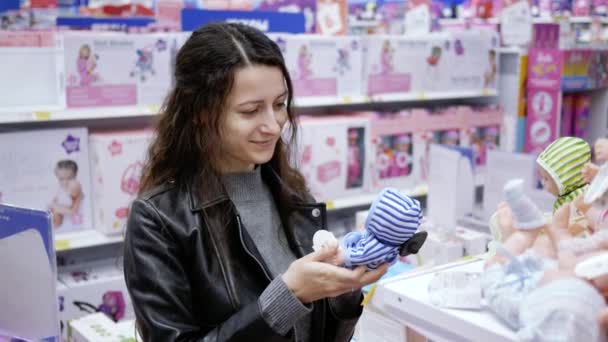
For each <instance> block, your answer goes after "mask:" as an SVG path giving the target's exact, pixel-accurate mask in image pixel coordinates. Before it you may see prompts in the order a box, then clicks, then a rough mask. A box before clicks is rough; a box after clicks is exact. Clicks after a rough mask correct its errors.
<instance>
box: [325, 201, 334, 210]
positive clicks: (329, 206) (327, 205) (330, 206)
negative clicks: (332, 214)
mask: <svg viewBox="0 0 608 342" xmlns="http://www.w3.org/2000/svg"><path fill="white" fill-rule="evenodd" d="M325 208H326V209H327V210H331V209H335V208H336V205H335V203H334V201H326V202H325Z"/></svg>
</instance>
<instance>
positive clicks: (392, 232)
mask: <svg viewBox="0 0 608 342" xmlns="http://www.w3.org/2000/svg"><path fill="white" fill-rule="evenodd" d="M421 219H422V209H421V207H420V203H419V202H418V201H417V200H415V199H412V198H410V197H408V196H406V195H403V194H402V193H400V192H399V191H398V190H396V189H394V188H386V189H384V190H383V191H382V192H381V193H380V194H379V195H378V197H377V198H376V199H375V200H374V202H373V203H372V206H371V208H370V211H369V214H368V216H367V219H366V222H365V229H364V231H363V232H351V233H348V234H346V236H345V237H344V239H343V240H342V242H341V243H340V247H341V248H340V255H339V257H338V258H337V260H338V261H336V263H338V264H341V265H343V266H345V267H348V268H354V267H357V266H367V268H368V269H376V268H377V267H379V266H380V265H382V264H384V263H389V264H392V263H394V262H395V261H396V260H397V257H398V256H399V255H401V256H404V255H407V254H415V253H417V252H418V250H419V249H420V247H422V244H423V243H424V241H425V239H426V232H417V230H418V227H419V226H420V221H421ZM328 234H329V235H331V233H329V232H327V231H319V232H317V233H316V234H315V236H314V237H313V244H314V245H315V246H314V247H313V248H315V249H317V248H318V247H319V246H322V245H323V244H327V242H326V241H321V240H322V238H321V236H323V238H325V237H328V238H329V239H331V237H329V235H328ZM332 236H333V235H332Z"/></svg>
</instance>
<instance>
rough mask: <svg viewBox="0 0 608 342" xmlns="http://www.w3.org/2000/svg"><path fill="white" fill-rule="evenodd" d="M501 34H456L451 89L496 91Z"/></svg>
mask: <svg viewBox="0 0 608 342" xmlns="http://www.w3.org/2000/svg"><path fill="white" fill-rule="evenodd" d="M498 41H499V39H498V35H497V34H496V32H490V31H485V30H480V31H462V32H454V33H453V34H452V40H451V42H450V45H449V49H448V51H450V55H451V61H452V64H451V65H452V66H458V67H457V68H450V73H449V89H451V90H455V89H457V90H459V91H482V90H496V88H497V84H498V82H497V78H498V54H497V53H496V50H495V49H496V48H497V47H498Z"/></svg>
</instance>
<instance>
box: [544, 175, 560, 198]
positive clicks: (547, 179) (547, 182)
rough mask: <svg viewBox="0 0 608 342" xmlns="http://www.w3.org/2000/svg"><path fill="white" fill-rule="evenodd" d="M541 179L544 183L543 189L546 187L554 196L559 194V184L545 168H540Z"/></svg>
mask: <svg viewBox="0 0 608 342" xmlns="http://www.w3.org/2000/svg"><path fill="white" fill-rule="evenodd" d="M540 179H541V182H542V184H543V189H545V191H547V192H548V193H550V194H552V195H553V196H556V197H557V196H559V188H558V187H557V184H555V181H554V180H553V177H551V175H549V173H548V172H547V171H545V170H544V169H540Z"/></svg>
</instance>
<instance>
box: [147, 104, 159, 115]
mask: <svg viewBox="0 0 608 342" xmlns="http://www.w3.org/2000/svg"><path fill="white" fill-rule="evenodd" d="M147 109H148V112H149V113H152V114H158V111H159V109H160V107H159V106H157V105H150V106H148V108H147Z"/></svg>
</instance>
